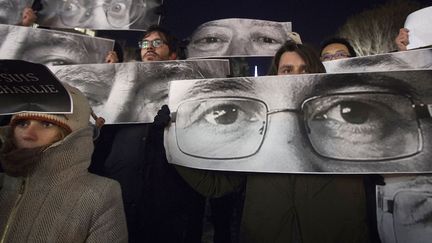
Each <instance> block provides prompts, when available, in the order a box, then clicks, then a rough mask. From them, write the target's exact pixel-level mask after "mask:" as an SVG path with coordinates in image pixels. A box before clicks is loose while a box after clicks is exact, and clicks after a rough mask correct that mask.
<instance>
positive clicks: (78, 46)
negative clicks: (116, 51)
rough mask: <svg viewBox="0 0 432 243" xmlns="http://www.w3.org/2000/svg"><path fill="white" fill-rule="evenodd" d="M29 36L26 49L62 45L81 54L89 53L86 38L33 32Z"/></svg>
mask: <svg viewBox="0 0 432 243" xmlns="http://www.w3.org/2000/svg"><path fill="white" fill-rule="evenodd" d="M29 37H30V38H29ZM29 37H27V41H26V46H24V48H25V49H33V48H40V47H44V46H61V47H63V48H65V49H67V50H69V51H73V52H78V53H81V54H85V53H88V51H87V47H86V45H85V44H84V40H81V39H77V38H75V37H76V36H67V35H63V34H58V33H54V34H52V35H44V34H43V33H31V34H30V35H29ZM30 39H32V41H30Z"/></svg>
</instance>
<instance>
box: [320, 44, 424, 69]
mask: <svg viewBox="0 0 432 243" xmlns="http://www.w3.org/2000/svg"><path fill="white" fill-rule="evenodd" d="M323 64H324V66H325V68H326V71H327V73H343V72H370V71H394V70H406V69H431V68H432V48H425V49H418V50H410V51H400V52H391V53H385V54H378V55H372V56H363V57H352V58H346V59H339V60H332V61H325V62H323Z"/></svg>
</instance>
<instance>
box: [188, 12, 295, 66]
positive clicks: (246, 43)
mask: <svg viewBox="0 0 432 243" xmlns="http://www.w3.org/2000/svg"><path fill="white" fill-rule="evenodd" d="M290 39H292V40H296V41H299V40H300V36H299V35H298V34H297V33H294V32H291V22H274V21H267V20H258V19H240V18H234V19H220V20H214V21H210V22H207V23H204V24H202V25H200V26H199V27H198V28H197V29H196V30H195V31H194V32H193V33H192V36H191V37H190V42H189V44H188V46H187V56H188V58H208V57H230V56H274V54H275V53H276V51H277V50H278V49H279V47H280V46H281V45H282V44H283V43H284V42H285V41H287V40H290Z"/></svg>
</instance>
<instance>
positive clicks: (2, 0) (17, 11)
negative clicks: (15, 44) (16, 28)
mask: <svg viewBox="0 0 432 243" xmlns="http://www.w3.org/2000/svg"><path fill="white" fill-rule="evenodd" d="M32 4H33V0H0V24H11V25H18V24H19V23H21V17H22V13H23V10H24V8H25V7H31V6H32Z"/></svg>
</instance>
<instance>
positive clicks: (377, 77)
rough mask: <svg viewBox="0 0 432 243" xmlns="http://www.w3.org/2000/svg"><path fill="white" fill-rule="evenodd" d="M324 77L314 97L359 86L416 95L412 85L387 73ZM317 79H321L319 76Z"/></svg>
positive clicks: (314, 91) (346, 74) (315, 89)
mask: <svg viewBox="0 0 432 243" xmlns="http://www.w3.org/2000/svg"><path fill="white" fill-rule="evenodd" d="M324 75H325V76H324V77H323V78H322V80H321V81H320V82H319V83H318V84H317V85H315V87H314V89H313V94H312V95H321V94H325V93H331V92H332V91H334V90H337V89H342V88H350V87H359V86H360V87H361V86H368V87H377V88H385V89H390V90H392V91H393V92H395V93H399V94H408V95H411V96H415V95H416V91H415V89H414V88H413V87H412V86H411V85H408V84H407V83H405V82H403V80H400V79H397V78H394V77H389V76H386V75H385V73H341V74H332V75H328V74H324ZM317 78H319V76H318V77H317ZM372 78H373V79H372Z"/></svg>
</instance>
